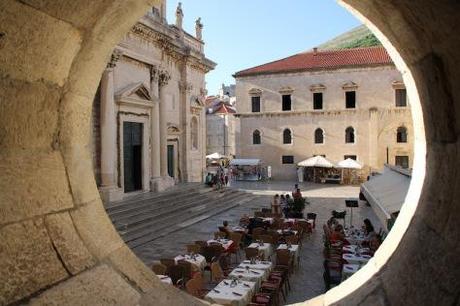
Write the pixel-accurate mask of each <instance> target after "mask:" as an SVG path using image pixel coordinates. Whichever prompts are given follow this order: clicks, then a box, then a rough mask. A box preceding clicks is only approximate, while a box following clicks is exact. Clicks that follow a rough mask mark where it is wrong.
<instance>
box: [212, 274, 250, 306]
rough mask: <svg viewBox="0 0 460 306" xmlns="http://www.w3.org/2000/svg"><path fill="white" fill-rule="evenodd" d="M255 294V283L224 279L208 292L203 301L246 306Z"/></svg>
mask: <svg viewBox="0 0 460 306" xmlns="http://www.w3.org/2000/svg"><path fill="white" fill-rule="evenodd" d="M255 293H256V283H255V282H251V281H246V280H236V281H235V280H231V279H224V280H223V281H221V282H220V283H219V284H218V285H217V286H216V287H215V288H214V289H212V290H211V291H209V292H208V294H206V296H205V297H204V299H205V300H206V301H208V302H211V303H215V304H220V305H232V306H246V305H248V304H249V303H251V299H252V297H253V296H254V294H255Z"/></svg>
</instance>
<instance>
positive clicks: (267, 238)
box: [260, 235, 275, 244]
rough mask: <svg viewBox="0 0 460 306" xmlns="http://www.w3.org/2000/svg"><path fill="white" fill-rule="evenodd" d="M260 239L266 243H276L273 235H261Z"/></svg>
mask: <svg viewBox="0 0 460 306" xmlns="http://www.w3.org/2000/svg"><path fill="white" fill-rule="evenodd" d="M260 240H262V241H263V242H264V243H271V244H274V243H275V241H273V237H272V236H271V235H260Z"/></svg>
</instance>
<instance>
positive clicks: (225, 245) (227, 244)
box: [207, 238, 233, 250]
mask: <svg viewBox="0 0 460 306" xmlns="http://www.w3.org/2000/svg"><path fill="white" fill-rule="evenodd" d="M207 243H208V245H210V244H213V243H219V244H220V245H222V247H223V248H224V249H225V250H228V249H229V248H230V247H231V246H232V244H233V240H230V239H224V238H220V239H210V240H208V241H207Z"/></svg>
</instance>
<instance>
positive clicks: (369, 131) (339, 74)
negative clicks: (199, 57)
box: [236, 66, 413, 179]
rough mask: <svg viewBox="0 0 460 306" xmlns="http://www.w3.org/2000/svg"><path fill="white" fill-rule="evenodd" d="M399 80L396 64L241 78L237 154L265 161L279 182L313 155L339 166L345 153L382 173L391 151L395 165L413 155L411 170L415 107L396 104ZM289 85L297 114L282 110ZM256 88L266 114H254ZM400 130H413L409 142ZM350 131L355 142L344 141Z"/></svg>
mask: <svg viewBox="0 0 460 306" xmlns="http://www.w3.org/2000/svg"><path fill="white" fill-rule="evenodd" d="M395 81H397V82H401V81H402V76H401V74H400V73H399V72H398V71H397V70H396V69H395V68H394V67H392V66H386V67H378V68H355V69H339V70H331V71H319V72H304V73H290V74H273V75H260V76H252V77H241V78H237V82H236V92H237V99H238V106H239V108H238V110H239V112H240V113H241V115H240V117H239V124H240V134H239V135H238V136H237V146H236V147H237V156H238V157H240V158H261V159H262V160H263V162H264V163H265V165H267V166H271V167H272V175H273V178H274V179H296V177H297V173H296V164H297V163H298V162H300V161H302V160H305V159H307V158H309V157H311V156H313V155H326V158H329V159H330V160H332V161H335V162H338V161H341V160H343V159H344V157H345V155H356V156H357V158H358V161H360V162H361V163H363V164H364V165H366V166H370V167H371V168H373V169H374V170H382V169H383V165H384V163H385V162H386V154H387V153H386V151H387V147H388V151H389V152H388V153H389V154H388V155H389V162H390V163H392V164H394V162H395V156H396V155H406V156H409V166H412V163H413V129H412V128H411V126H412V118H411V113H410V107H409V106H408V107H396V106H395V90H394V88H393V82H395ZM350 82H353V83H355V84H356V85H357V88H355V89H354V90H355V91H356V108H355V109H346V108H345V92H346V90H344V89H343V88H342V86H343V85H344V84H345V83H350ZM319 84H321V85H323V86H325V89H323V90H321V91H320V92H322V93H323V110H313V93H312V91H311V90H310V86H314V85H319ZM286 87H289V88H291V89H292V90H293V91H292V96H291V98H292V111H286V112H282V111H281V93H280V92H279V91H280V89H282V88H286ZM253 89H257V90H260V91H261V92H262V94H261V113H256V114H254V113H250V112H251V109H250V108H251V90H253ZM371 110H373V111H371ZM372 112H374V114H372ZM373 121H375V123H373ZM372 124H374V125H375V126H371V125H372ZM399 126H406V127H407V128H408V133H409V141H408V143H405V144H402V143H397V142H396V130H397V128H398V127H399ZM347 127H353V128H354V130H355V143H345V129H346V128H347ZM286 128H289V129H290V130H291V131H292V136H293V143H292V144H283V130H284V129H286ZM318 128H320V129H322V130H323V131H324V143H323V144H315V141H314V133H315V130H316V129H318ZM255 130H259V131H260V132H261V135H262V136H261V138H262V142H261V144H260V145H253V144H252V134H253V132H254V131H255ZM373 139H375V140H373ZM283 155H293V156H294V164H293V165H286V164H284V165H283V164H282V162H281V157H282V156H283Z"/></svg>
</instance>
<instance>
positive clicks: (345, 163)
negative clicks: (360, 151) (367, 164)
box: [337, 158, 363, 183]
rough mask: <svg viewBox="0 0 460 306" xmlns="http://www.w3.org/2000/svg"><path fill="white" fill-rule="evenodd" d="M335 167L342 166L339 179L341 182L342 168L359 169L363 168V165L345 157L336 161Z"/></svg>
mask: <svg viewBox="0 0 460 306" xmlns="http://www.w3.org/2000/svg"><path fill="white" fill-rule="evenodd" d="M337 167H338V168H342V176H341V180H342V183H343V169H352V170H360V169H362V168H363V165H361V164H360V163H358V162H357V161H356V160H354V159H351V158H347V159H345V160H342V161H340V162H338V163H337Z"/></svg>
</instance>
